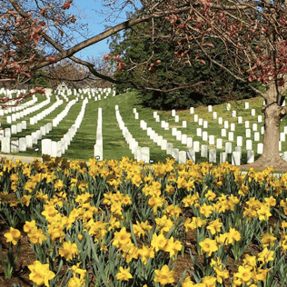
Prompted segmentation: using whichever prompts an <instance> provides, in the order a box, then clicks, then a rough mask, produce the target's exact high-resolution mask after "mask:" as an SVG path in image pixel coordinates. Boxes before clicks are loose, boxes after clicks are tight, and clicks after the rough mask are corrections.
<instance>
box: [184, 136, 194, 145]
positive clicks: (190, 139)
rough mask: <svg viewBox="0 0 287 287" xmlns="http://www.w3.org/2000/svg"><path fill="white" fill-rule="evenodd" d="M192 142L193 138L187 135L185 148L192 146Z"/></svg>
mask: <svg viewBox="0 0 287 287" xmlns="http://www.w3.org/2000/svg"><path fill="white" fill-rule="evenodd" d="M192 142H193V140H192V138H191V137H188V138H187V139H186V146H187V148H192Z"/></svg>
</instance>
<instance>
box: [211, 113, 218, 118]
mask: <svg viewBox="0 0 287 287" xmlns="http://www.w3.org/2000/svg"><path fill="white" fill-rule="evenodd" d="M212 118H213V119H214V120H216V119H217V112H213V113H212Z"/></svg>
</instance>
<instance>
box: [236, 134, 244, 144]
mask: <svg viewBox="0 0 287 287" xmlns="http://www.w3.org/2000/svg"><path fill="white" fill-rule="evenodd" d="M236 145H237V146H241V147H242V145H243V138H242V136H238V137H237V138H236Z"/></svg>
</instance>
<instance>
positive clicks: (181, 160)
mask: <svg viewBox="0 0 287 287" xmlns="http://www.w3.org/2000/svg"><path fill="white" fill-rule="evenodd" d="M178 163H179V164H185V163H186V151H180V152H179V154H178Z"/></svg>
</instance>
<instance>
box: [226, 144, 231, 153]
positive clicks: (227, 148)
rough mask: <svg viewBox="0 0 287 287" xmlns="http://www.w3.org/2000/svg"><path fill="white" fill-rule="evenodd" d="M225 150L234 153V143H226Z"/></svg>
mask: <svg viewBox="0 0 287 287" xmlns="http://www.w3.org/2000/svg"><path fill="white" fill-rule="evenodd" d="M225 152H226V153H232V143H230V142H226V143H225Z"/></svg>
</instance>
